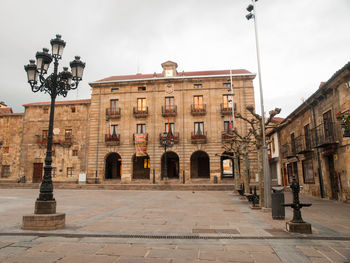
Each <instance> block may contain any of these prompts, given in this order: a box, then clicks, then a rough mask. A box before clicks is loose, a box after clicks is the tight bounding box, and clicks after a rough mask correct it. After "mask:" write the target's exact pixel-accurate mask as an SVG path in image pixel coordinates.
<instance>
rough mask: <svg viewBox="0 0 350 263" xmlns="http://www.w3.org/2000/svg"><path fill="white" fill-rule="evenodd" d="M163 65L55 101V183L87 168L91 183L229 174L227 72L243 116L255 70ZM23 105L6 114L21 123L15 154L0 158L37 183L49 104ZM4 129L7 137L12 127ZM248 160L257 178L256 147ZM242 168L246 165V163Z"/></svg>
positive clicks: (15, 175) (211, 178)
mask: <svg viewBox="0 0 350 263" xmlns="http://www.w3.org/2000/svg"><path fill="white" fill-rule="evenodd" d="M162 68H163V72H162V73H154V74H149V75H145V74H136V75H129V76H115V77H110V78H106V79H103V80H100V81H96V82H92V83H90V86H91V87H92V94H91V100H78V101H60V102H56V106H55V121H54V138H53V151H54V155H53V162H52V166H53V168H54V169H53V181H54V182H56V183H57V182H77V180H78V176H79V174H85V175H87V182H88V183H101V182H103V183H131V182H132V183H135V182H136V183H137V182H139V181H140V180H141V181H142V182H147V183H149V182H152V181H155V182H156V183H162V182H168V181H172V182H174V183H183V182H185V183H201V182H216V181H218V182H220V181H221V179H223V178H231V179H232V177H233V168H232V166H233V164H232V160H231V159H230V158H229V157H227V153H224V148H223V143H225V139H226V137H225V134H226V133H227V131H226V132H225V129H226V130H227V129H229V128H230V127H229V125H228V123H229V122H230V121H231V116H232V104H231V103H232V101H230V100H231V97H232V96H231V91H230V87H231V84H230V76H231V75H232V84H233V91H234V98H233V102H234V105H235V107H234V110H236V111H239V112H240V113H241V114H242V115H243V116H246V117H247V116H248V114H249V113H248V111H247V110H245V108H246V106H247V105H254V88H253V79H254V78H255V74H252V73H250V72H249V71H247V70H232V73H230V71H229V70H222V71H202V72H177V64H176V63H174V62H171V61H167V62H165V63H163V64H162ZM24 107H25V113H24V114H23V115H20V116H17V117H14V116H12V117H11V118H12V119H11V120H12V121H14V120H16V124H8V126H11V125H14V127H17V128H18V129H15V130H14V131H13V132H15V133H16V135H14V136H12V138H11V139H12V140H15V142H14V143H15V144H16V148H13V154H14V155H11V156H5V155H2V159H3V163H4V162H5V160H6V162H7V161H9V160H12V161H13V162H16V163H13V166H15V167H17V168H16V169H17V170H16V171H15V170H11V175H10V177H11V178H12V179H13V180H18V179H19V178H22V177H25V178H26V180H27V181H28V182H40V181H41V177H42V174H43V166H44V165H45V164H44V160H45V154H46V140H47V139H46V137H47V130H48V120H49V112H50V104H49V103H31V104H26V105H24ZM6 118H7V119H8V118H9V117H0V121H5V122H6V121H8V120H7V119H6ZM15 118H17V119H15ZM234 125H235V127H236V128H237V130H238V131H239V132H240V134H245V133H246V132H247V129H248V127H247V124H245V123H243V122H242V121H241V120H235V124H234ZM2 132H3V133H4V134H5V133H6V136H7V138H9V137H10V136H9V135H10V134H11V131H10V130H2ZM164 132H167V136H168V137H167V140H168V142H170V141H171V142H172V145H171V146H172V147H168V148H167V153H166V154H165V153H164V152H165V149H164V144H162V143H164V142H165V141H166V140H165V141H164V140H162V139H161V136H164ZM4 136H5V135H4ZM15 138H17V139H15ZM140 138H145V139H146V142H147V148H146V151H145V152H144V155H145V156H138V155H139V154H138V155H137V156H136V148H135V141H136V142H137V141H138V140H139V139H140ZM0 139H1V137H0ZM3 141H5V140H3ZM2 150H3V147H2ZM11 153H12V151H11ZM15 155H16V157H14V156H15ZM225 156H226V157H225ZM227 159H229V161H231V164H229V165H228V164H227V163H228V162H227V161H228V160H227ZM249 159H250V167H249V172H250V175H251V177H252V178H254V175H255V174H256V172H257V161H256V152H255V151H254V150H253V151H251V153H250V155H249ZM19 167H20V169H19ZM240 167H241V172H243V171H244V164H243V162H242V163H241V165H240ZM230 169H231V170H230ZM163 179H164V180H163ZM230 182H232V183H233V180H231V181H230Z"/></svg>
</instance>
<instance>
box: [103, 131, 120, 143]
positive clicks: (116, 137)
mask: <svg viewBox="0 0 350 263" xmlns="http://www.w3.org/2000/svg"><path fill="white" fill-rule="evenodd" d="M105 143H106V145H107V146H119V145H120V134H113V135H111V134H105Z"/></svg>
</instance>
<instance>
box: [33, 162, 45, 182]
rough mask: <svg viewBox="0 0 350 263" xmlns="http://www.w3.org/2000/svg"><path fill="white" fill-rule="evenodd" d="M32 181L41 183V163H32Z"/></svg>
mask: <svg viewBox="0 0 350 263" xmlns="http://www.w3.org/2000/svg"><path fill="white" fill-rule="evenodd" d="M33 165H34V168H33V183H41V180H42V178H43V163H34V164H33Z"/></svg>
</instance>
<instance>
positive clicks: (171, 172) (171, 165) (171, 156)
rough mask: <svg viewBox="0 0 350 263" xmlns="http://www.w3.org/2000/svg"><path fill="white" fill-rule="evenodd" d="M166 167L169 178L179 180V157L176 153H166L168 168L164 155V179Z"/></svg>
mask: <svg viewBox="0 0 350 263" xmlns="http://www.w3.org/2000/svg"><path fill="white" fill-rule="evenodd" d="M165 167H166V170H167V176H168V178H170V179H172V178H177V179H178V178H179V156H178V155H177V154H176V153H174V152H171V151H169V152H166V166H165V153H164V154H163V155H162V166H161V168H162V178H164V176H165Z"/></svg>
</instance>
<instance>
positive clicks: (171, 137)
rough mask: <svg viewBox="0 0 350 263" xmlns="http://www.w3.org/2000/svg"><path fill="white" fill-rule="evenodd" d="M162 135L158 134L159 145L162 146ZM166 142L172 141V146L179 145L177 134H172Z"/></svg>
mask: <svg viewBox="0 0 350 263" xmlns="http://www.w3.org/2000/svg"><path fill="white" fill-rule="evenodd" d="M162 135H163V133H159V143H160V144H161V145H162V141H163V140H164V138H163V137H162ZM167 139H168V140H170V139H173V140H174V144H178V143H179V133H178V132H174V135H169V136H168V137H167Z"/></svg>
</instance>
